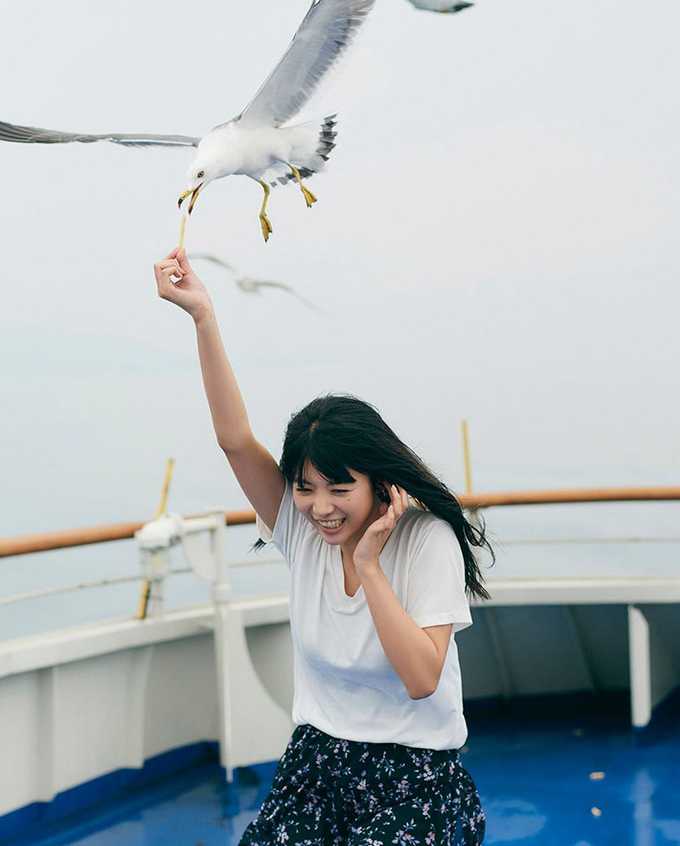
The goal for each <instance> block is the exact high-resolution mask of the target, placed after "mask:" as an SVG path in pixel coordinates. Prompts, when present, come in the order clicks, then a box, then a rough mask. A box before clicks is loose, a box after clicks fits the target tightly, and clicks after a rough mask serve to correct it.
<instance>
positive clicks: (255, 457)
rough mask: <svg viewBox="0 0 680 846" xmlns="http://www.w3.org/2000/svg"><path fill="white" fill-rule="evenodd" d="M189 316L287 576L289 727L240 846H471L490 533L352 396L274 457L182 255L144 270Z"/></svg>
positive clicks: (475, 834)
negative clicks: (467, 648)
mask: <svg viewBox="0 0 680 846" xmlns="http://www.w3.org/2000/svg"><path fill="white" fill-rule="evenodd" d="M154 271H155V275H156V281H157V284H158V293H159V295H160V296H161V297H162V298H163V299H166V300H170V301H171V302H174V303H176V304H177V305H178V306H180V307H181V308H183V309H184V310H185V311H187V312H188V313H189V314H190V315H191V317H192V318H193V319H194V323H195V326H196V333H197V338H198V349H199V356H200V361H201V370H202V374H203V382H204V385H205V390H206V394H207V397H208V401H209V404H210V411H211V414H212V419H213V425H214V428H215V434H216V435H217V440H218V443H219V445H220V447H221V448H222V449H223V450H224V452H225V454H226V456H227V458H228V460H229V463H230V464H231V467H232V469H233V471H234V473H235V474H236V478H237V479H238V482H239V484H240V486H241V488H242V489H243V491H244V493H245V494H246V496H247V498H248V499H249V501H250V502H251V504H252V506H253V508H254V509H255V510H256V512H257V514H258V515H259V518H260V524H261V532H262V534H263V535H265V536H266V538H267V539H273V542H274V544H275V545H276V546H277V547H278V548H279V550H280V551H281V552H282V554H283V556H284V557H285V559H286V561H287V562H288V565H289V567H290V619H291V630H292V633H293V643H294V655H295V696H294V704H293V721H294V722H295V723H296V725H297V728H296V730H295V732H294V734H293V737H292V739H291V741H290V743H289V745H288V747H287V749H286V751H285V753H284V755H283V757H282V759H281V761H280V763H279V766H278V769H277V771H276V775H275V777H274V784H273V787H272V791H271V793H270V794H269V796H268V798H267V799H266V800H265V802H264V804H263V806H262V808H261V809H260V812H259V814H258V816H257V818H256V819H255V820H254V821H253V822H252V823H251V824H250V826H249V827H248V828H247V830H246V832H245V834H244V835H243V838H242V840H241V844H242V846H274V844H287V846H295V844H299V846H388V844H390V845H391V844H409V846H421V844H422V846H462V844H465V846H476V844H480V843H481V842H482V839H483V836H484V813H483V811H482V809H481V805H480V802H479V797H478V794H477V790H476V788H475V786H474V784H473V782H472V779H471V778H470V776H469V775H468V773H467V772H466V770H465V769H464V768H463V766H462V764H461V762H460V758H459V754H458V751H457V750H458V749H459V748H460V747H461V746H462V745H463V743H464V742H465V739H466V736H467V729H466V725H465V720H464V718H463V710H462V692H461V680H460V669H459V665H458V657H457V652H456V645H455V641H454V638H453V633H454V632H456V631H459V630H460V629H462V628H465V627H466V626H468V625H470V623H471V618H470V611H469V607H468V602H467V596H466V594H469V595H473V596H479V597H486V596H488V594H487V593H486V590H485V589H484V586H483V582H482V578H481V575H480V572H479V569H478V566H477V563H476V561H475V558H474V556H473V553H472V549H471V546H486V541H485V539H484V536H483V534H482V533H481V532H480V531H479V530H478V529H476V528H474V527H473V526H472V525H470V523H468V522H467V521H466V519H465V517H464V516H463V513H462V511H461V508H460V505H459V504H458V502H457V500H456V499H455V497H454V496H453V494H451V493H450V492H449V491H448V489H447V488H446V487H445V486H444V485H443V484H442V483H441V482H440V481H439V480H438V479H437V478H436V477H435V476H434V475H433V474H432V473H431V472H430V471H429V470H428V469H427V467H426V466H425V465H424V464H423V463H422V461H421V460H420V459H419V458H418V457H417V456H416V455H415V453H413V452H412V451H411V450H410V449H409V448H408V447H407V446H406V445H405V444H404V443H402V441H400V440H399V438H397V436H396V435H395V434H394V432H392V430H391V429H390V428H389V427H388V426H387V424H386V423H385V422H384V421H383V420H382V418H381V417H380V415H379V414H378V412H377V411H375V409H374V408H372V407H371V406H370V405H367V404H366V403H364V402H362V401H361V400H358V399H356V398H354V397H348V396H325V397H321V398H319V399H316V400H314V401H312V402H311V403H310V404H309V405H308V406H306V407H305V408H303V409H302V411H300V412H298V413H297V414H295V415H293V417H292V418H291V420H290V422H289V424H288V428H287V430H286V436H285V441H284V446H283V454H282V457H281V461H280V463H279V464H277V462H276V461H275V459H274V458H273V457H272V456H271V455H270V453H269V452H268V451H267V450H266V449H265V447H264V446H262V444H260V443H259V442H258V441H257V440H256V439H255V437H254V435H253V433H252V431H251V428H250V423H249V421H248V415H247V413H246V409H245V406H244V403H243V399H242V397H241V393H240V391H239V388H238V384H237V382H236V378H235V376H234V373H233V371H232V369H231V366H230V364H229V361H228V359H227V356H226V353H225V351H224V347H223V345H222V341H221V339H220V333H219V330H218V327H217V322H216V319H215V314H214V312H213V309H212V305H211V301H210V297H209V295H208V292H207V290H206V288H205V287H204V285H203V284H202V282H201V281H200V280H199V279H198V277H197V276H196V274H195V273H194V272H193V270H192V268H191V266H190V264H189V262H188V261H187V258H186V254H185V252H184V251H183V250H173V252H171V253H170V254H169V255H168V256H167V257H166V258H165V259H163V260H162V261H160V262H158V263H157V264H155V265H154Z"/></svg>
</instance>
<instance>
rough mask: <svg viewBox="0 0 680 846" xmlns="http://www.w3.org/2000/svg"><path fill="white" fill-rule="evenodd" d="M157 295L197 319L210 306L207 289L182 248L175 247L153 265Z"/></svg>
mask: <svg viewBox="0 0 680 846" xmlns="http://www.w3.org/2000/svg"><path fill="white" fill-rule="evenodd" d="M153 271H154V274H155V275H156V285H157V286H158V296H159V297H162V298H163V299H164V300H169V301H170V302H171V303H175V305H178V306H179V307H180V308H183V309H184V311H186V312H188V313H189V314H190V315H191V316H192V317H193V318H194V320H197V319H198V318H199V317H201V315H202V314H204V313H205V312H206V311H209V310H210V308H211V302H210V295H209V294H208V289H207V288H206V287H205V285H204V284H203V283H202V282H201V280H200V279H199V278H198V276H196V274H195V273H194V271H193V269H192V267H191V265H190V264H189V260H188V259H187V254H186V251H185V250H184V249H180V248H179V247H177V248H176V249H174V250H173V251H172V252H171V253H168V255H167V256H166V257H165V258H164V259H161V261H157V262H156V263H155V264H154V266H153Z"/></svg>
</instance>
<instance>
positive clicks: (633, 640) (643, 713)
mask: <svg viewBox="0 0 680 846" xmlns="http://www.w3.org/2000/svg"><path fill="white" fill-rule="evenodd" d="M628 659H629V664H630V710H631V722H632V725H633V728H634V729H643V728H645V727H646V726H648V725H649V721H650V720H651V718H652V666H651V654H650V648H649V623H648V622H647V618H646V617H645V615H644V614H643V613H642V611H641V610H640V609H639V608H638V607H637V606H636V605H629V606H628Z"/></svg>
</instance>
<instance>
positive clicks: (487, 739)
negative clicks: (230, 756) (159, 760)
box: [8, 697, 680, 846]
mask: <svg viewBox="0 0 680 846" xmlns="http://www.w3.org/2000/svg"><path fill="white" fill-rule="evenodd" d="M468 722H469V727H470V738H469V741H468V745H467V746H466V747H464V751H463V755H464V763H465V765H466V767H467V769H468V770H469V771H470V773H471V774H472V776H473V778H474V779H475V781H476V783H477V786H478V789H479V792H480V795H481V797H482V801H483V804H484V808H485V811H486V814H487V835H486V839H485V841H484V842H485V844H487V846H489V844H499V843H503V844H525V846H534V844H535V846H538V845H539V844H540V846H667V844H680V792H679V791H680V788H679V787H678V785H680V702H679V701H678V698H677V697H674V698H673V701H671V702H668V703H666V706H664V711H663V713H662V714H660V715H658V716H656V717H655V720H654V721H653V724H652V726H651V727H650V728H649V729H647V730H646V731H645V733H644V734H637V735H636V734H633V733H632V731H631V728H630V718H629V713H628V710H627V707H626V702H625V700H616V701H615V700H611V699H608V700H607V701H606V702H600V703H597V702H595V701H591V702H586V703H584V702H583V701H582V700H573V699H570V698H569V697H567V698H566V699H565V698H562V699H560V700H559V701H558V702H557V703H556V702H555V700H554V698H551V699H548V698H546V697H543V698H541V699H538V700H535V701H532V700H525V701H524V702H523V703H521V704H519V705H518V703H509V704H508V705H507V706H505V707H503V708H500V709H499V707H498V706H497V705H496V706H495V707H494V708H493V710H491V709H488V710H485V709H484V708H479V707H475V708H473V709H472V712H471V713H470V714H469V716H468ZM273 769H274V764H273V763H270V764H263V765H260V766H258V767H254V768H248V769H243V770H240V771H239V772H238V778H237V780H236V782H235V784H234V785H233V786H231V787H227V785H226V783H225V781H224V777H223V772H222V770H221V769H220V767H219V765H218V763H217V762H216V761H215V760H212V761H210V760H207V761H206V760H205V758H204V759H203V760H202V761H200V762H198V763H196V764H195V765H194V766H191V767H189V768H187V769H184V770H183V771H182V772H179V773H175V774H174V775H172V776H169V777H168V776H163V777H159V778H156V779H154V778H153V777H150V778H147V781H146V783H145V784H144V785H143V786H140V785H139V784H137V785H136V786H134V787H132V788H129V789H127V790H126V791H124V792H123V794H122V795H118V796H117V797H116V798H115V799H114V800H109V801H107V802H104V803H100V804H94V805H93V806H91V807H90V808H89V809H88V810H87V811H82V810H81V811H80V812H79V813H78V814H76V815H71V816H66V817H65V818H62V819H60V820H58V821H56V820H55V821H52V822H49V821H48V820H46V819H43V820H42V821H41V822H40V823H39V824H36V826H35V828H34V830H33V831H32V832H26V833H24V835H22V836H21V837H20V838H18V839H17V838H15V839H13V840H12V841H11V843H12V846H38V844H40V846H76V845H77V846H108V844H112V846H113V844H116V846H121V844H123V846H128V844H130V846H174V844H178V846H179V844H181V846H236V844H237V843H238V841H239V838H240V836H241V834H242V833H243V831H244V829H245V827H246V826H247V825H248V823H249V822H250V820H251V819H253V817H254V816H255V814H256V812H257V809H258V807H259V805H260V803H261V801H262V799H263V798H264V796H265V795H266V792H267V789H268V787H269V784H270V782H271V777H272V775H273ZM8 842H9V841H8Z"/></svg>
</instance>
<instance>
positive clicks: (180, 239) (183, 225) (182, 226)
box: [179, 214, 187, 250]
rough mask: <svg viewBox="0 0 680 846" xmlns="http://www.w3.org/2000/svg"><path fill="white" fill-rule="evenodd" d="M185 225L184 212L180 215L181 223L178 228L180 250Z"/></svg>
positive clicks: (182, 243) (182, 244)
mask: <svg viewBox="0 0 680 846" xmlns="http://www.w3.org/2000/svg"><path fill="white" fill-rule="evenodd" d="M186 226H187V216H186V215H185V214H183V215H182V225H181V226H180V228H179V249H180V250H181V249H182V247H183V246H184V230H185V229H186Z"/></svg>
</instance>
